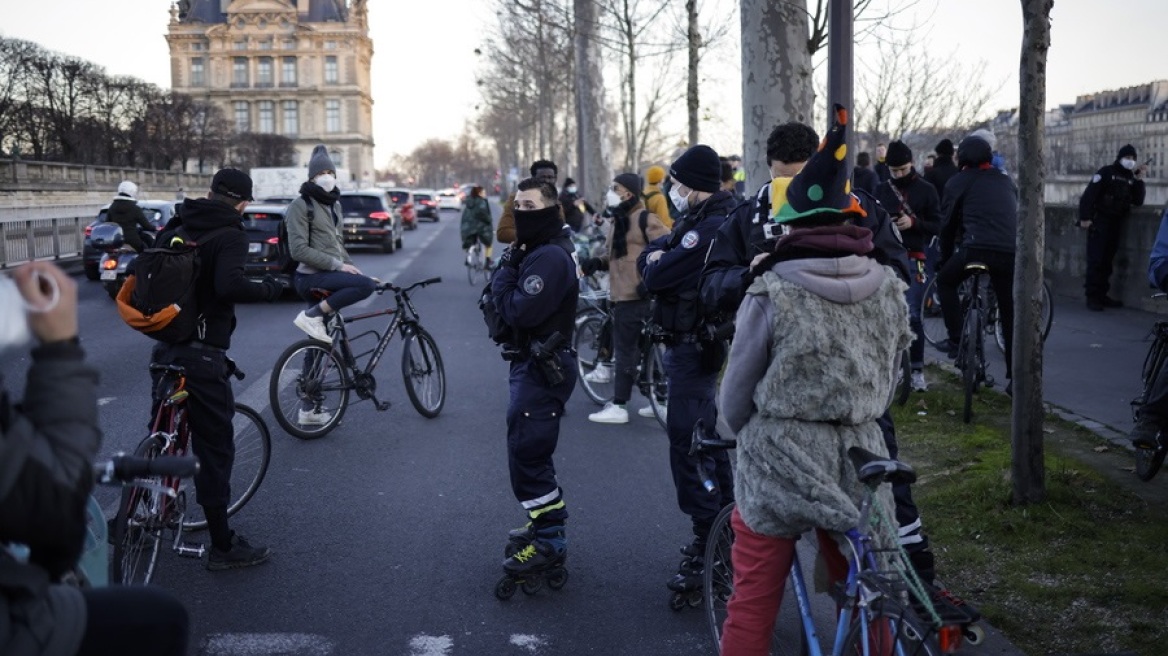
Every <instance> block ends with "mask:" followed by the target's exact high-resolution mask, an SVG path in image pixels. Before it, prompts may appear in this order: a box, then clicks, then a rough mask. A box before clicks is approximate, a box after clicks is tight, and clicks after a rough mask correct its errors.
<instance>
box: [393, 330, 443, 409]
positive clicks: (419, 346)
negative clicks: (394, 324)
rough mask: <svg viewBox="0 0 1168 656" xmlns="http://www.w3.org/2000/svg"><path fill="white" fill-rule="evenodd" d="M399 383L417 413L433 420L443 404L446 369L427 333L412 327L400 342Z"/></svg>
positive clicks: (440, 355) (432, 339)
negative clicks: (400, 375) (402, 385)
mask: <svg viewBox="0 0 1168 656" xmlns="http://www.w3.org/2000/svg"><path fill="white" fill-rule="evenodd" d="M402 382H404V383H405V386H406V394H407V395H408V396H409V397H410V403H412V404H414V409H415V410H417V411H418V414H420V415H422V416H423V417H425V418H427V419H433V418H434V417H437V416H438V413H439V412H442V406H443V405H444V404H445V403H446V369H445V368H444V367H443V366H442V354H441V353H440V352H439V351H438V344H437V343H436V342H435V341H434V338H433V337H431V336H430V333H428V332H426V330H425V329H424V328H422V327H421V326H414V327H412V328H411V329H410V332H409V334H407V335H405V341H404V343H403V344H402Z"/></svg>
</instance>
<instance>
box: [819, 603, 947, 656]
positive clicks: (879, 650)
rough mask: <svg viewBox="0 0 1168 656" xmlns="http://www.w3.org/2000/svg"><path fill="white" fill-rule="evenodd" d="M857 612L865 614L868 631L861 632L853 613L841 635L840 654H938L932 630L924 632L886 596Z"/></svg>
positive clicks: (862, 623)
mask: <svg viewBox="0 0 1168 656" xmlns="http://www.w3.org/2000/svg"><path fill="white" fill-rule="evenodd" d="M859 613H862V614H864V615H866V617H867V622H866V624H867V626H868V630H867V631H864V624H865V623H864V622H861V617H860V615H859V614H857V616H856V618H855V619H854V620H853V621H852V626H851V627H850V628H849V629H848V635H847V637H846V638H844V649H843V651H842V652H841V653H843V654H847V655H851V654H864V655H865V656H937V655H939V654H940V653H941V650H940V649H939V648H938V647H937V644H936V640H935V639H934V637H933V634H934V632H933V631H925V630H924V629H923V628H922V627H921V625H920V623H919V620H917V619H916V617H915V616H914V615H913V612H912V611H911V610H908V609H907V608H903V607H901V606H900V604H897V603H896V602H894V601H892V600H891V599H889V598H887V597H882V598H879V599H875V600H873V601H872V602H871V603H870V605H869V606H867V607H866V608H863V607H862V608H861V609H860V610H859ZM885 627H887V630H885ZM865 634H866V635H865Z"/></svg>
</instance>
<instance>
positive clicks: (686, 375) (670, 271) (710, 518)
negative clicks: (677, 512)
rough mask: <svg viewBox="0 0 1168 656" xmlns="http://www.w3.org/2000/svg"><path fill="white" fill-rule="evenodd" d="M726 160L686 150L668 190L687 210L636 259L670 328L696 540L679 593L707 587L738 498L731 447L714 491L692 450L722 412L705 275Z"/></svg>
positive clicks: (676, 427) (674, 408) (680, 496)
mask: <svg viewBox="0 0 1168 656" xmlns="http://www.w3.org/2000/svg"><path fill="white" fill-rule="evenodd" d="M721 172H722V164H721V162H720V161H719V159H718V153H716V152H714V150H713V149H712V148H710V147H709V146H705V145H700V144H699V145H697V146H694V147H692V148H690V149H689V150H687V151H685V153H683V154H682V155H681V157H679V158H677V161H675V162H674V163H673V166H671V167H670V169H669V175H670V177H671V178H672V179H673V186H672V187H671V188H670V189H669V194H670V196H671V197H672V199H673V203H674V205H675V206H676V207H677V208H678V209H679V210H681V211H682V217H681V219H680V220H679V221H678V222H677V223H676V224H675V225H674V226H673V231H672V232H671V233H670V234H668V235H666V236H664V237H659V238H657V239H655V240H653V241H652V242H650V243H649V245H648V246H647V247H646V248H645V250H644V251H642V253H641V255H640V257H638V258H637V266H638V268H639V269H640V271H641V277H642V279H643V280H644V284H645V287H646V289H647V290H648V291H649V293H650V294H652V295H653V296H654V297H655V298H656V302H657V306H656V315H655V318H656V320H657V323H658V324H659V325H660V327H661V328H662V329H664V330H665V331H666V332H667V333H668V339H667V341H666V346H667V350H666V352H665V374H666V376H668V378H669V404H668V407H667V412H666V415H667V418H666V428H667V430H668V433H669V464H670V468H671V469H672V471H673V482H674V485H675V486H676V487H677V503H678V506H680V507H681V511H682V512H684V513H685V514H687V515H689V516H690V519H691V521H692V522H693V534H694V538H693V543H692V544H691V545H689V546H687V547H684V548H683V549H682V551H683V553H685V555H686V556H687V558H686V560H685V561H683V563H682V565H681V568H680V571H679V572H678V574H677V576H676V577H675V578H674V579H673V580H672V581H670V582H669V588H670V589H671V590H673V591H674V592H675V593H679V594H680V593H692V592H693V591H695V590H697V589H699V588H700V586H701V583H700V581H701V573H702V557H703V555H704V553H705V542H706V538H707V536H708V533H709V530H710V526H711V525H712V524H713V522H714V519H715V518H716V516H717V514H718V512H719V511H720V510H721V509H722V507H723V506H725V505H727V504H729V503H730V502H732V501H733V500H734V499H733V492H734V481H733V477H732V475H731V471H730V462H729V459H728V458H727V457H726V454H725V453H724V452H718V453H716V454H713V471H712V472H710V473H712V474H713V475H714V480H716V481H717V484H718V489H717V490H716V491H715V492H714V493H712V494H711V493H710V492H708V491H707V490H706V489H705V488H704V487H703V485H702V481H701V480H700V479H699V477H698V472H697V460H696V458H694V457H691V456H690V455H689V448H690V442H691V439H692V436H693V431H694V426H695V425H696V424H697V422H698V421H699V420H700V421H702V422H703V423H704V424H705V426H707V427H709V428H710V429H711V430H712V429H713V426H714V422H715V420H716V418H717V410H716V407H715V393H716V390H715V388H716V386H717V382H718V372H719V371H720V370H721V368H722V364H723V362H724V361H725V356H726V353H725V349H724V347H723V346H722V343H720V342H718V341H716V340H713V339H707V332H706V322H705V319H706V317H704V316H703V312H702V308H701V303H700V302H699V299H698V278H699V276H700V275H701V271H702V262H703V261H704V260H705V257H706V250H707V249H708V248H709V246H710V242H711V241H712V240H713V239H714V234H715V233H716V232H717V230H718V227H719V226H721V225H722V222H723V221H725V220H726V216H727V215H728V214H729V213H730V211H731V210H732V209H733V208H734V205H735V201H734V195H733V194H732V193H731V192H729V191H721V190H720V187H721Z"/></svg>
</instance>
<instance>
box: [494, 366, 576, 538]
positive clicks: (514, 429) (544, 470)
mask: <svg viewBox="0 0 1168 656" xmlns="http://www.w3.org/2000/svg"><path fill="white" fill-rule="evenodd" d="M560 364H561V366H562V367H563V370H564V380H563V382H561V383H560V384H559V385H556V386H555V387H550V386H548V384H547V382H546V380H545V379H544V376H543V374H542V373H541V372H540V371H539V367H538V366H537V365H536V363H535V362H533V361H532V360H530V359H528V360H524V361H522V362H512V363H511V378H510V384H511V401H510V404H509V405H508V407H507V464H508V468H509V469H510V473H511V491H512V492H514V493H515V499H516V500H517V501H519V503H520V504H521V505H522V506H523V508H524V510H526V511H527V514H528V517H529V518H530V519H531V521H532V523H533V524H534V525H537V526H539V525H545V526H546V525H555V524H563V523H564V520H566V519H567V518H568V508H567V506H566V505H565V503H564V498H563V491H562V490H561V489H560V485H559V482H558V481H557V480H556V467H555V463H554V462H553V461H552V456H553V455H554V454H555V452H556V445H557V444H558V443H559V440H560V418H561V417H563V416H564V404H565V403H567V402H568V399H569V398H570V397H571V396H572V390H573V389H574V388H575V387H576V357H575V356H574V355H572V354H571V353H569V352H567V351H561V352H560Z"/></svg>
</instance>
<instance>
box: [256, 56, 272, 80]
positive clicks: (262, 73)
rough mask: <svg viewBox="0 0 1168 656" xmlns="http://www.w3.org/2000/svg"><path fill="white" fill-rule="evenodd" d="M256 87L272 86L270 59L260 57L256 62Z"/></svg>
mask: <svg viewBox="0 0 1168 656" xmlns="http://www.w3.org/2000/svg"><path fill="white" fill-rule="evenodd" d="M256 86H257V87H270V86H272V58H271V57H260V60H259V61H258V62H256Z"/></svg>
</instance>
